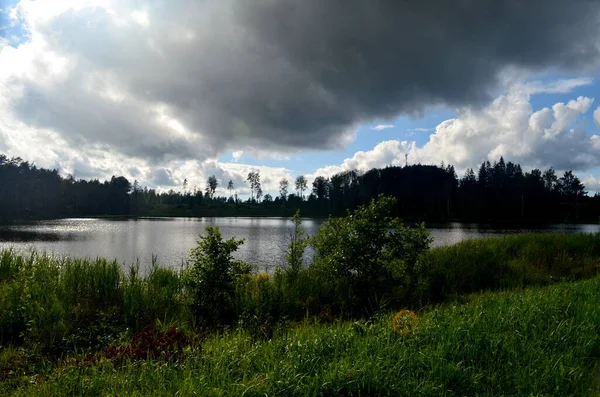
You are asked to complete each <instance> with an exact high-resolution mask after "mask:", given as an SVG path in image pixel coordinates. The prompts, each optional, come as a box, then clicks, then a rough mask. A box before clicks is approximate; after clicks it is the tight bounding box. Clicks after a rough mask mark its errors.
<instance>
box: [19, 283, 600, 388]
mask: <svg viewBox="0 0 600 397" xmlns="http://www.w3.org/2000/svg"><path fill="white" fill-rule="evenodd" d="M599 299H600V278H594V279H592V280H586V281H580V282H576V283H559V284H556V285H553V286H550V287H534V288H531V289H527V290H522V291H519V292H496V293H489V292H488V293H484V294H476V295H472V296H470V297H469V302H467V303H466V304H461V305H451V304H447V305H444V306H441V307H438V308H435V309H432V310H428V311H426V312H423V313H418V316H419V323H418V325H417V327H416V328H415V329H414V330H413V331H412V332H410V333H408V334H405V335H400V334H398V333H396V332H394V331H393V329H392V326H391V319H392V315H393V313H387V314H382V315H379V316H378V317H377V318H375V319H372V320H370V321H356V322H336V323H334V324H329V325H325V324H315V323H311V322H309V321H306V322H304V323H302V324H299V325H297V326H295V327H294V328H293V329H290V330H288V331H286V332H282V333H281V334H278V335H275V336H274V337H273V338H272V339H270V340H266V341H265V340H260V339H258V340H257V339H255V338H253V337H252V336H250V335H249V334H248V333H246V332H244V331H235V332H229V333H226V334H221V335H214V336H212V337H210V338H208V339H206V340H204V341H203V342H202V344H201V346H196V347H193V348H189V350H187V351H186V352H185V353H184V355H183V356H180V357H178V358H175V359H170V360H167V361H165V360H160V359H153V360H135V361H134V360H129V361H125V362H115V361H111V360H108V359H106V360H101V361H98V362H95V363H93V364H85V363H83V364H82V363H74V362H69V360H64V361H62V362H60V364H58V365H57V366H56V367H55V368H54V369H53V370H51V371H49V374H47V375H45V376H38V377H29V378H28V381H29V382H31V383H29V382H28V384H24V385H22V386H20V387H18V388H16V389H13V390H12V392H13V393H14V395H23V396H50V395H90V396H93V395H120V396H122V395H154V396H157V395H176V394H177V395H181V396H187V395H236V396H237V395H397V396H402V395H405V396H412V395H425V396H442V395H446V396H454V395H457V396H458V395H489V396H492V395H515V396H516V395H519V396H520V395H527V396H530V395H531V396H543V395H565V396H567V395H573V396H589V395H598V394H600V388H599V383H598V381H599V379H598V375H599V374H598V368H599V365H600V361H599V356H600V305H598V304H597V302H598V300H599Z"/></svg>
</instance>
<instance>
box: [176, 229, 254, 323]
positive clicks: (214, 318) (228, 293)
mask: <svg viewBox="0 0 600 397" xmlns="http://www.w3.org/2000/svg"><path fill="white" fill-rule="evenodd" d="M243 243H244V240H236V239H235V237H232V238H230V239H229V240H223V237H222V236H221V232H220V231H219V228H218V227H210V226H209V227H207V228H206V236H200V240H198V246H197V247H196V248H193V249H192V252H191V267H190V268H189V269H188V271H187V273H186V275H185V279H186V282H187V285H188V286H189V287H190V289H191V293H192V310H193V312H194V315H195V316H196V319H197V320H198V321H199V322H200V324H202V325H204V326H209V327H212V326H216V325H232V324H233V323H234V322H235V321H236V311H235V286H236V280H237V279H238V278H240V276H243V275H245V274H248V273H250V270H251V269H250V266H249V265H247V264H246V263H244V262H242V261H238V260H234V259H233V257H232V254H233V252H235V251H236V250H237V249H238V247H239V246H240V245H242V244H243Z"/></svg>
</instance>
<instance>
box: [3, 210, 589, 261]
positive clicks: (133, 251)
mask: <svg viewBox="0 0 600 397" xmlns="http://www.w3.org/2000/svg"><path fill="white" fill-rule="evenodd" d="M322 222H323V220H322V219H304V220H303V223H302V227H303V228H304V230H305V231H306V233H307V234H309V235H313V234H315V233H316V232H317V231H318V229H319V226H320V224H321V223H322ZM206 226H218V227H219V228H220V230H221V233H222V234H223V237H225V238H229V237H232V236H236V237H237V238H243V239H245V243H244V244H243V245H242V246H241V247H240V249H239V250H238V252H237V253H236V257H237V258H238V259H243V260H245V261H247V262H250V263H253V264H255V265H257V266H258V268H259V269H260V270H269V269H270V268H272V267H273V266H276V265H278V264H283V262H284V257H285V252H284V250H285V247H286V246H287V242H288V240H289V234H290V232H291V231H292V223H291V222H290V221H289V220H288V219H286V218H141V219H121V220H117V219H60V220H50V221H37V222H32V223H27V224H20V225H10V226H0V249H2V248H8V247H13V248H15V249H17V250H30V249H35V250H38V251H46V252H51V253H54V254H57V255H63V254H68V255H71V256H76V257H92V258H94V257H105V258H111V259H112V258H116V259H117V260H118V261H119V262H121V263H123V264H125V265H131V264H133V263H135V262H136V260H139V262H140V265H141V266H142V268H144V267H145V266H147V265H148V264H149V263H151V258H152V255H156V256H157V257H158V261H159V263H160V264H161V265H163V266H173V267H178V266H181V265H182V263H183V261H185V259H186V258H187V257H188V255H189V252H190V249H191V248H193V247H194V246H195V245H196V240H197V239H198V235H199V234H201V233H204V228H205V227H206ZM427 226H428V228H427V229H428V230H429V231H430V232H431V235H432V236H433V238H434V241H433V246H439V245H448V244H454V243H457V242H459V241H462V240H465V239H472V238H482V237H489V236H497V235H503V234H514V233H524V232H553V233H595V232H597V231H598V230H599V226H598V225H595V224H588V225H585V224H579V225H574V224H557V225H543V226H540V225H536V226H530V227H529V226H522V225H521V226H510V225H505V226H502V225H488V224H478V223H458V222H453V223H444V224H433V223H432V224H429V225H427ZM309 255H310V253H309Z"/></svg>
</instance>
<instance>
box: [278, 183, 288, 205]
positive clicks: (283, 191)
mask: <svg viewBox="0 0 600 397" xmlns="http://www.w3.org/2000/svg"><path fill="white" fill-rule="evenodd" d="M289 185H290V183H289V182H288V180H287V179H285V178H282V179H281V180H280V181H279V197H281V199H282V200H283V201H286V200H287V195H288V186H289Z"/></svg>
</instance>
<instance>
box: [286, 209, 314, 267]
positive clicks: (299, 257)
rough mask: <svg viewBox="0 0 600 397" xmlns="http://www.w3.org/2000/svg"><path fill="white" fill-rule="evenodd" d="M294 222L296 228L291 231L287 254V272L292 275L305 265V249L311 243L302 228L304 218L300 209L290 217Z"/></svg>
mask: <svg viewBox="0 0 600 397" xmlns="http://www.w3.org/2000/svg"><path fill="white" fill-rule="evenodd" d="M290 220H291V221H292V223H293V224H294V229H293V231H292V232H291V233H290V238H289V241H290V243H289V244H288V250H287V253H286V255H285V259H286V261H287V272H288V273H289V274H291V275H298V273H300V270H302V268H303V267H304V250H305V249H306V247H307V246H308V244H309V239H308V238H306V237H304V230H303V229H302V227H301V226H302V219H300V210H298V211H296V213H295V214H294V216H293V217H292V218H291V219H290Z"/></svg>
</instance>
